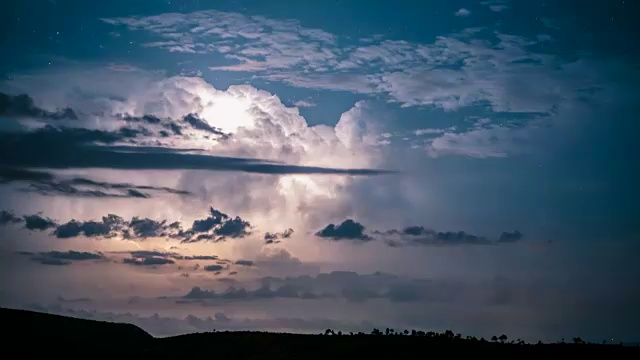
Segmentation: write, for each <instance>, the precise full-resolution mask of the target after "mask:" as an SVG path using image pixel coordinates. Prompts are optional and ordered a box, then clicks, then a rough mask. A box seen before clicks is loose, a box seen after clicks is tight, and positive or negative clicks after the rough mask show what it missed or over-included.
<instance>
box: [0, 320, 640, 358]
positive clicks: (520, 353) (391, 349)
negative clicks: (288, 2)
mask: <svg viewBox="0 0 640 360" xmlns="http://www.w3.org/2000/svg"><path fill="white" fill-rule="evenodd" d="M0 319H2V324H3V327H4V329H5V330H6V332H5V333H4V334H3V335H2V340H3V341H2V344H3V346H2V347H0V353H21V354H34V353H39V354H42V355H47V356H49V357H51V355H54V354H61V355H67V356H68V355H72V354H73V355H76V354H78V355H85V356H87V357H102V356H103V355H105V354H126V355H129V356H130V355H133V354H136V355H144V358H151V356H155V357H159V358H185V356H194V355H199V356H202V358H205V357H206V358H217V359H225V358H231V359H323V360H327V359H385V360H388V359H427V358H463V357H465V356H466V357H469V358H471V357H472V358H480V357H483V358H484V357H487V356H489V358H494V359H495V358H500V359H503V358H504V359H522V358H525V359H550V358H551V359H556V358H563V359H580V358H597V359H600V358H601V359H640V347H638V346H622V345H613V344H612V345H604V344H589V343H585V342H584V341H582V340H580V339H579V338H575V339H573V341H574V343H564V342H562V343H555V344H543V343H538V344H526V343H524V342H522V341H518V340H516V341H513V340H512V341H507V340H510V339H508V338H507V336H506V335H502V336H500V337H494V339H487V340H485V339H477V338H475V337H462V335H461V334H454V333H453V332H452V331H449V330H448V331H446V332H444V333H435V332H424V331H415V330H414V331H411V332H410V331H408V330H405V331H398V332H395V331H393V330H392V329H386V330H385V331H384V332H383V331H380V330H378V329H374V330H373V331H372V332H371V333H366V334H365V333H357V334H354V333H345V334H343V333H342V332H335V331H333V330H331V329H327V330H326V331H324V332H322V333H320V334H317V335H302V334H286V333H269V332H257V331H253V332H246V331H235V332H226V331H225V332H216V331H213V332H207V333H198V334H187V335H179V336H174V337H166V338H153V337H152V336H151V335H149V334H148V333H146V332H145V331H143V330H142V329H140V328H138V327H136V326H134V325H130V324H118V323H110V322H104V321H95V320H83V319H77V318H71V317H65V316H60V315H50V314H45V313H38V312H33V311H25V310H13V309H1V308H0Z"/></svg>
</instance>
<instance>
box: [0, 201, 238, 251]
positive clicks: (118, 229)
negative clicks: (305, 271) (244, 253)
mask: <svg viewBox="0 0 640 360" xmlns="http://www.w3.org/2000/svg"><path fill="white" fill-rule="evenodd" d="M209 213H210V216H209V217H207V218H205V219H202V220H196V221H194V222H193V225H192V227H191V228H190V229H187V230H184V229H183V228H182V224H181V223H180V222H178V221H174V222H171V223H169V222H168V221H167V220H166V219H165V220H154V219H149V218H141V217H137V216H134V217H133V218H131V220H130V221H126V220H124V219H123V218H122V217H120V216H117V215H113V214H109V215H107V216H104V217H102V220H101V221H95V220H88V221H78V220H75V219H72V220H70V221H68V222H66V223H63V224H60V225H58V224H57V223H56V222H55V221H53V220H52V219H49V218H47V217H44V216H41V215H39V214H35V215H24V216H23V217H22V218H19V217H17V216H15V215H14V214H13V213H11V212H9V211H6V210H3V211H2V212H0V225H7V224H12V223H19V222H22V220H23V219H24V222H25V228H27V229H29V230H41V231H42V230H46V229H49V228H55V229H54V231H53V235H55V236H56V237H58V238H71V237H76V236H81V235H82V236H87V237H106V238H109V237H114V236H122V237H123V238H125V239H145V238H149V237H166V238H170V239H178V240H180V241H182V242H197V241H202V240H212V241H224V240H226V239H227V238H241V237H244V236H247V235H249V234H250V232H249V230H250V229H251V224H250V223H249V222H248V221H245V220H243V219H241V218H240V217H237V216H236V217H235V218H232V217H230V216H228V215H227V214H224V213H222V212H221V211H219V210H216V209H213V208H210V209H209ZM181 259H182V260H216V259H217V257H215V256H212V255H201V256H191V257H189V256H183V257H181Z"/></svg>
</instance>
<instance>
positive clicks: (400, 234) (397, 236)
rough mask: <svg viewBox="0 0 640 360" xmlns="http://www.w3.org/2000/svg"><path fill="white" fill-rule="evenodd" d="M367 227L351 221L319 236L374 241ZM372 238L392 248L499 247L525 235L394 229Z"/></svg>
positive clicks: (422, 228)
mask: <svg viewBox="0 0 640 360" xmlns="http://www.w3.org/2000/svg"><path fill="white" fill-rule="evenodd" d="M364 230H365V227H364V226H363V225H362V224H360V223H357V222H355V221H353V220H351V219H348V220H345V221H344V222H343V223H342V224H340V225H338V226H336V225H334V224H329V225H328V226H327V227H325V228H324V229H322V230H320V231H318V232H317V233H316V236H318V237H324V238H331V239H334V240H342V239H351V240H372V239H374V237H372V236H370V235H368V234H365V232H364ZM371 234H372V235H375V238H379V239H382V240H384V241H385V243H386V244H387V245H389V246H391V247H401V246H409V245H413V246H418V245H433V246H447V245H451V246H453V245H495V244H500V243H512V242H516V241H518V240H520V239H522V238H523V235H522V233H520V232H519V231H515V232H513V233H509V232H504V233H502V235H501V236H500V238H499V239H498V240H491V239H488V238H487V237H484V236H478V235H473V234H469V233H467V232H464V231H445V232H440V231H435V230H432V229H429V228H426V227H424V226H408V227H405V228H404V229H402V230H397V229H391V230H387V231H377V230H376V231H373V232H371Z"/></svg>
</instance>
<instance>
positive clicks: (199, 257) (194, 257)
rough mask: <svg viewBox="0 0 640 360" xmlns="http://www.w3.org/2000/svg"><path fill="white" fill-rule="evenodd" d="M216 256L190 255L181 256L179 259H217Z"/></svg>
mask: <svg viewBox="0 0 640 360" xmlns="http://www.w3.org/2000/svg"><path fill="white" fill-rule="evenodd" d="M217 259H218V257H217V256H216V255H192V256H183V257H181V258H180V260H217Z"/></svg>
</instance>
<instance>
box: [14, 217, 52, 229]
mask: <svg viewBox="0 0 640 360" xmlns="http://www.w3.org/2000/svg"><path fill="white" fill-rule="evenodd" d="M22 218H23V219H24V227H25V228H27V229H29V230H40V231H44V230H47V229H50V228H54V227H56V222H55V221H53V220H52V219H50V218H47V217H42V216H40V215H37V214H36V215H25V216H23V217H22Z"/></svg>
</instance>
